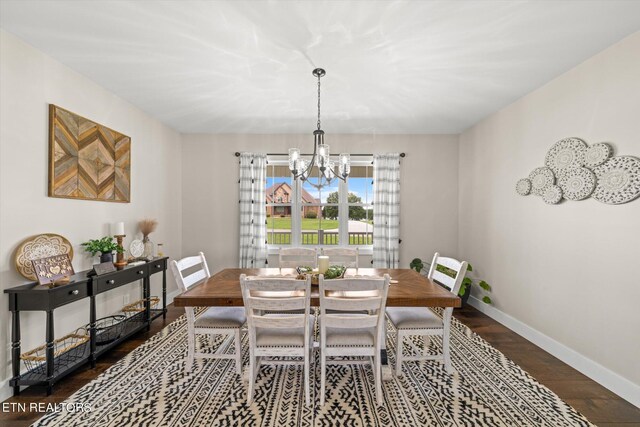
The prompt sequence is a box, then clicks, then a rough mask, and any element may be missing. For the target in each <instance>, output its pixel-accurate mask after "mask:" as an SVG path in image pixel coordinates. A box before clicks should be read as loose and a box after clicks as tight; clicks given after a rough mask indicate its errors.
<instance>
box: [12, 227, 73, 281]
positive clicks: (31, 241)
mask: <svg viewBox="0 0 640 427" xmlns="http://www.w3.org/2000/svg"><path fill="white" fill-rule="evenodd" d="M63 254H67V255H69V260H71V261H73V247H72V246H71V243H70V242H69V240H67V238H66V237H64V236H61V235H59V234H53V233H46V234H38V235H37V236H33V237H30V238H28V239H25V240H23V241H22V242H21V243H20V245H18V248H17V249H16V252H15V258H14V262H15V265H16V270H18V273H20V274H22V275H23V276H24V277H26V278H27V279H31V280H36V279H37V277H36V274H35V272H34V271H33V265H32V264H31V260H35V259H40V258H47V257H50V256H54V255H63Z"/></svg>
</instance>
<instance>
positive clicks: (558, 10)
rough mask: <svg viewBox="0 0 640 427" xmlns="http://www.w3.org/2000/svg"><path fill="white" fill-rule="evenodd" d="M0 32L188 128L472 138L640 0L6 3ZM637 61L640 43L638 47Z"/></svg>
mask: <svg viewBox="0 0 640 427" xmlns="http://www.w3.org/2000/svg"><path fill="white" fill-rule="evenodd" d="M0 26H1V27H2V28H3V29H4V30H6V31H8V32H10V33H13V34H15V35H16V36H18V37H19V38H21V39H23V40H25V41H26V42H27V43H29V44H31V45H33V46H34V47H36V48H37V49H39V50H41V51H43V52H45V53H46V54H48V55H50V56H52V57H53V58H55V59H57V60H59V61H60V62H62V63H63V64H66V65H67V66H68V67H70V68H72V69H73V70H76V71H77V72H79V73H80V74H83V75H85V76H87V77H88V78H90V79H92V80H93V81H95V82H97V83H98V84H100V85H101V86H103V87H105V88H106V89H108V90H109V91H111V92H113V93H115V94H117V95H118V96H120V97H122V98H124V99H126V100H128V101H129V102H131V103H132V104H133V105H136V106H137V107H139V108H140V109H142V110H144V111H146V112H147V113H148V114H150V115H151V116H153V117H156V118H157V119H159V120H160V121H162V122H164V123H166V124H167V125H169V126H171V127H172V128H174V129H176V130H178V131H180V132H182V133H306V132H312V131H313V129H314V128H315V122H316V118H315V115H316V108H317V106H316V96H317V93H316V90H317V88H316V80H315V78H314V77H313V76H312V75H311V71H312V70H313V69H314V68H316V67H322V68H325V69H326V71H327V75H326V76H325V77H324V78H323V79H322V112H323V113H322V117H323V126H322V127H323V129H324V130H325V131H326V132H327V133H367V134H369V133H411V134H423V133H459V132H461V131H463V130H464V129H466V128H468V127H469V126H471V125H473V124H475V123H476V122H478V121H479V120H481V119H482V118H484V117H486V116H488V115H490V114H491V113H493V112H495V111H497V110H499V109H501V108H503V107H505V106H506V105H508V104H509V103H511V102H513V101H515V100H516V99H518V98H520V97H522V96H523V95H525V94H526V93H528V92H530V91H532V90H534V89H536V88H538V87H540V86H542V85H543V84H545V83H546V82H548V81H550V80H551V79H553V78H554V77H556V76H558V75H560V74H561V73H563V72H565V71H567V70H569V69H571V68H572V67H574V66H576V65H577V64H579V63H580V62H582V61H584V60H585V59H587V58H589V57H591V56H593V55H594V54H596V53H597V52H599V51H601V50H603V49H605V48H607V47H608V46H610V45H612V44H614V43H615V42H617V41H618V40H620V39H622V38H624V37H625V36H627V35H629V34H631V33H633V32H636V31H639V30H640V1H614V0H605V1H553V2H552V1H377V2H373V1H344V2H339V1H313V2H311V1H309V2H302V1H298V2H294V1H261V2H246V1H219V2H217V1H82V2H80V1H73V0H72V1H57V0H56V1H29V0H19V1H7V0H3V1H1V2H0ZM639 54H640V52H639Z"/></svg>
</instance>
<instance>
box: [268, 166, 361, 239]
mask: <svg viewBox="0 0 640 427" xmlns="http://www.w3.org/2000/svg"><path fill="white" fill-rule="evenodd" d="M287 165H288V163H287V161H286V160H285V159H279V158H269V165H268V166H267V184H266V186H267V187H266V198H267V200H266V202H267V203H266V209H267V243H268V244H269V245H273V246H282V245H294V246H371V245H372V244H373V181H372V180H373V178H372V176H373V166H372V165H371V159H368V160H362V161H356V162H353V161H352V165H351V174H350V176H349V178H348V179H347V182H342V181H341V180H338V179H336V180H334V181H333V182H332V184H331V185H330V186H327V187H323V188H321V189H317V188H315V187H314V186H313V185H312V184H317V183H318V181H319V178H318V176H319V171H318V170H317V168H314V170H312V171H311V173H310V176H309V178H308V179H307V180H306V181H299V180H296V181H294V180H293V179H292V177H291V172H290V171H289V168H288V166H287ZM296 213H297V214H296Z"/></svg>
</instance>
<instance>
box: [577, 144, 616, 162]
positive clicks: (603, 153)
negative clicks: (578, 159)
mask: <svg viewBox="0 0 640 427" xmlns="http://www.w3.org/2000/svg"><path fill="white" fill-rule="evenodd" d="M612 155H613V148H611V145H609V144H607V143H606V142H601V143H599V144H594V145H592V146H591V147H589V148H587V151H586V153H585V156H584V157H585V165H586V166H587V167H588V168H595V167H596V166H600V165H601V164H603V163H604V162H606V161H607V159H609V157H611V156H612Z"/></svg>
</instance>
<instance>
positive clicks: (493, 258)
mask: <svg viewBox="0 0 640 427" xmlns="http://www.w3.org/2000/svg"><path fill="white" fill-rule="evenodd" d="M639 76H640V33H636V34H634V35H632V36H630V37H628V38H626V39H624V40H623V41H621V42H619V43H617V44H616V45H614V46H612V47H611V48H609V49H607V50H605V51H603V52H601V53H600V54H598V55H596V56H594V57H593V58H591V59H589V60H587V61H586V62H584V63H583V64H581V65H579V66H578V67H576V68H574V69H573V70H571V71H569V72H567V73H566V74H564V75H562V76H560V77H558V78H556V79H555V80H553V81H551V82H550V83H548V84H547V85H545V86H543V87H542V88H540V89H538V90H536V91H534V92H532V93H530V94H529V95H527V96H525V97H524V98H522V99H520V100H518V101H517V102H515V103H513V104H512V105H510V106H509V107H507V108H505V109H504V110H502V111H500V112H498V113H496V114H494V115H492V116H490V117H488V118H487V119H485V120H483V121H482V122H480V123H478V124H477V125H475V126H474V127H472V128H471V129H469V130H467V131H465V132H464V133H463V134H462V135H461V137H460V193H459V195H460V209H459V214H460V229H459V249H460V255H461V256H462V257H463V258H465V259H468V260H469V261H470V262H472V263H473V265H474V267H475V269H476V271H477V273H479V275H480V276H482V277H484V278H486V279H487V281H489V282H490V283H491V284H492V285H493V300H494V303H495V307H496V308H497V309H499V310H501V311H502V312H504V313H506V314H507V315H510V316H512V317H513V318H515V319H516V320H519V321H520V322H524V323H525V324H526V325H528V326H530V327H531V328H534V329H536V330H538V331H539V332H541V333H543V334H545V335H547V336H548V337H550V338H552V339H554V340H556V341H558V342H559V343H560V344H562V345H564V346H566V347H569V348H570V349H572V350H574V351H576V352H578V353H580V354H581V355H583V356H585V357H586V358H588V359H591V360H592V361H594V362H596V363H598V364H600V365H602V366H604V367H605V368H607V369H609V370H611V371H613V372H614V373H616V374H618V375H619V376H621V377H623V378H625V379H627V380H629V381H631V382H633V383H635V384H636V390H637V385H640V369H638V360H639V359H640V335H639V334H640V316H639V315H638V302H639V301H640V282H639V280H638V273H637V272H636V270H637V266H638V260H639V259H640V246H639V245H638V242H639V240H638V239H639V238H640V200H636V201H634V202H631V203H629V204H626V205H620V206H612V205H605V204H602V203H600V202H598V201H596V200H593V199H587V200H584V201H580V202H564V203H562V204H560V205H555V206H550V205H547V204H545V203H544V202H543V201H542V200H541V199H540V198H538V197H536V196H529V197H521V196H518V195H517V194H516V192H515V184H516V182H517V180H518V179H520V178H523V177H526V176H528V174H529V172H530V171H531V170H533V169H534V168H535V167H538V166H542V165H543V163H544V158H545V154H546V152H547V150H548V149H549V148H550V147H551V145H552V144H553V143H554V142H555V141H557V140H559V139H561V138H563V137H568V136H577V137H580V138H583V139H585V140H586V141H587V142H588V143H596V142H603V141H609V142H611V143H612V144H613V145H614V147H615V153H616V154H625V155H632V156H636V157H640V77H639ZM629 389H633V387H631V388H629ZM627 398H629V396H627ZM636 398H637V396H636ZM636 402H637V399H636Z"/></svg>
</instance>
